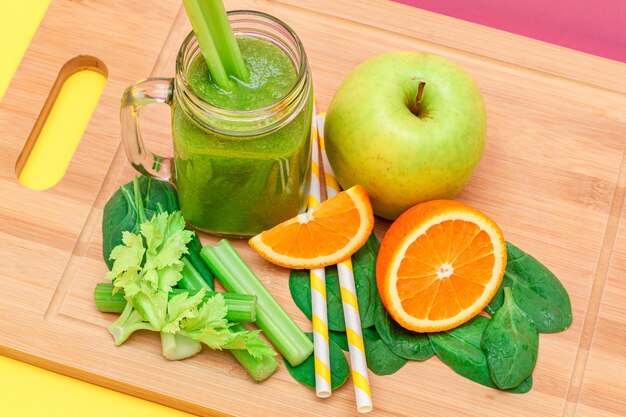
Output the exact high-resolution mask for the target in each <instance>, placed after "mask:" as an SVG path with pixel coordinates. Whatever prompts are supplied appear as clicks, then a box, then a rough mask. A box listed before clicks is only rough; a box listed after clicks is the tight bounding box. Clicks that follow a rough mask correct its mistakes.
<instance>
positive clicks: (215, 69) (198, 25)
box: [183, 0, 232, 91]
mask: <svg viewBox="0 0 626 417" xmlns="http://www.w3.org/2000/svg"><path fill="white" fill-rule="evenodd" d="M205 2H206V0H183V4H184V5H185V10H187V15H188V16H189V21H190V22H191V26H192V27H193V31H194V33H195V34H196V38H197V39H198V45H200V51H201V52H202V55H203V56H204V60H205V61H206V64H207V66H208V67H209V71H210V72H211V76H212V77H213V80H214V81H215V83H216V84H217V85H218V86H220V87H221V88H223V89H224V90H227V91H230V90H231V89H232V86H231V82H230V80H229V79H228V74H227V73H226V69H225V68H224V64H223V62H222V59H221V57H220V55H219V53H218V51H217V46H216V45H215V42H214V39H213V37H212V36H211V31H210V29H209V23H208V22H207V16H206V15H205V13H204V10H203V9H206V4H205Z"/></svg>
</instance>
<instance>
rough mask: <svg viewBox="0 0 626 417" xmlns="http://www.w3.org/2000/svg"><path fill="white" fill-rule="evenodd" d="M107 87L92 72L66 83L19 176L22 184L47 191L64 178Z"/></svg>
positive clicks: (97, 74)
mask: <svg viewBox="0 0 626 417" xmlns="http://www.w3.org/2000/svg"><path fill="white" fill-rule="evenodd" d="M105 84H106V77H105V76H104V75H102V74H100V73H99V72H96V71H92V70H83V71H79V72H77V73H75V74H72V75H71V76H70V77H69V78H68V79H67V80H65V82H64V83H63V87H61V91H60V92H59V95H58V97H57V99H56V101H55V103H54V104H53V106H52V109H51V110H50V115H49V116H48V118H47V119H46V122H45V124H44V126H43V128H42V129H41V133H40V134H39V138H38V139H37V142H36V143H35V146H34V147H33V150H32V151H31V153H30V156H29V157H28V160H27V161H26V164H25V165H24V168H23V169H22V172H21V173H20V176H19V181H20V182H21V183H22V184H23V185H25V186H26V187H28V188H31V189H33V190H46V189H48V188H50V187H52V186H54V185H55V184H56V183H58V182H59V181H60V180H61V178H63V175H65V171H66V170H67V167H68V165H69V163H70V161H71V159H72V155H74V151H75V150H76V147H77V146H78V143H79V142H80V139H81V137H82V136H83V132H84V131H85V128H86V127H87V124H88V123H89V119H91V115H92V113H93V111H94V110H95V108H96V105H97V104H98V100H99V99H100V96H101V95H102V90H104V86H105ZM24 139H26V138H24Z"/></svg>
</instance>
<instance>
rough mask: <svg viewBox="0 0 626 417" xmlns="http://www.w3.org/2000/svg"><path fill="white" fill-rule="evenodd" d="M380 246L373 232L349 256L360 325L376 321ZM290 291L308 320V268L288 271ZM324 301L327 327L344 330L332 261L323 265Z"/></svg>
mask: <svg viewBox="0 0 626 417" xmlns="http://www.w3.org/2000/svg"><path fill="white" fill-rule="evenodd" d="M379 248H380V243H379V242H378V239H376V236H374V234H372V235H371V236H370V238H369V239H368V241H367V242H366V243H365V245H363V247H361V249H359V250H358V251H357V252H356V253H355V254H354V255H353V256H352V268H353V270H354V283H355V286H356V293H357V299H358V303H359V315H360V317H361V327H363V328H366V327H372V326H373V325H374V322H375V315H376V303H377V301H378V299H379V295H378V287H377V284H376V257H377V256H378V249H379ZM289 291H290V292H291V297H292V298H293V301H294V302H295V303H296V305H297V306H298V308H299V309H300V310H301V311H302V312H303V313H304V314H305V315H306V316H307V317H308V318H309V320H311V281H310V277H309V271H308V270H292V271H291V275H290V277H289ZM326 302H327V311H328V329H329V330H335V331H345V330H346V322H345V319H344V316H343V305H342V303H341V288H340V286H339V276H338V274H337V267H336V266H335V265H333V266H329V267H326Z"/></svg>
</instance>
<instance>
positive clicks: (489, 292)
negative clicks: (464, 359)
mask: <svg viewBox="0 0 626 417" xmlns="http://www.w3.org/2000/svg"><path fill="white" fill-rule="evenodd" d="M505 267H506V246H505V242H504V238H503V237H502V231H501V230H500V228H499V227H498V226H497V225H496V224H495V223H494V222H493V221H492V220H491V219H489V218H488V217H487V216H485V215H484V214H483V213H481V212H480V211H478V210H476V209H474V208H471V207H469V206H467V205H465V204H463V203H461V202H458V201H452V200H435V201H429V202H426V203H422V204H418V205H417V206H415V207H412V208H410V209H409V210H407V211H406V212H404V213H403V214H402V215H401V216H400V217H398V219H397V220H396V221H395V222H394V223H393V224H392V225H391V227H390V228H389V230H388V231H387V234H386V235H385V237H384V239H383V241H382V243H381V247H380V252H379V254H378V259H377V264H376V279H377V282H378V289H379V291H380V296H381V298H382V300H383V304H384V305H385V307H386V308H387V311H389V314H390V315H391V316H392V317H393V318H394V319H395V320H396V321H397V322H398V323H399V324H400V325H402V326H403V327H405V328H407V329H409V330H413V331H416V332H438V331H443V330H448V329H452V328H454V327H457V326H459V325H461V324H463V323H465V322H466V321H468V320H469V319H471V318H472V317H474V316H475V315H477V314H478V313H480V312H481V310H482V309H483V308H485V306H486V305H487V304H488V303H489V301H490V300H491V299H492V298H493V296H494V295H495V293H496V291H497V289H498V286H499V285H500V282H501V281H502V276H503V275H504V269H505Z"/></svg>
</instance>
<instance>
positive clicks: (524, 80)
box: [0, 0, 626, 416]
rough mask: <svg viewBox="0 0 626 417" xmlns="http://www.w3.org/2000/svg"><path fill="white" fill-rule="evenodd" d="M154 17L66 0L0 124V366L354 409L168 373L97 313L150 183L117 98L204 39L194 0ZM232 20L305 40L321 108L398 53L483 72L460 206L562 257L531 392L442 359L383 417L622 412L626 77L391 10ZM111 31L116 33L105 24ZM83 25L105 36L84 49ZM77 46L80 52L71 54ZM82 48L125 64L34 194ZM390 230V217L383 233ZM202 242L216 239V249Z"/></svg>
mask: <svg viewBox="0 0 626 417" xmlns="http://www.w3.org/2000/svg"><path fill="white" fill-rule="evenodd" d="M150 3H151V4H150V6H151V7H148V6H147V5H146V3H145V2H143V3H142V4H141V6H139V5H134V4H133V3H130V2H124V1H121V0H118V1H115V2H104V1H101V2H99V1H95V2H94V1H92V2H81V3H76V2H71V1H62V0H55V2H53V5H52V6H51V9H50V11H49V12H48V15H47V16H46V18H45V20H44V23H43V26H42V29H41V30H40V32H39V33H38V34H37V36H36V37H35V40H34V43H33V45H32V47H31V49H30V50H29V52H28V54H27V56H26V58H25V60H24V63H23V65H22V68H20V70H19V71H18V73H17V76H16V78H15V80H14V82H13V84H12V86H11V88H10V89H9V91H8V92H7V95H6V96H5V98H4V101H3V102H2V103H1V104H0V122H2V126H3V127H4V126H5V125H6V126H7V134H6V135H5V136H4V138H3V139H2V141H3V145H5V148H4V149H5V151H4V152H3V153H2V154H1V155H0V160H1V161H2V167H1V169H2V171H1V173H2V176H1V177H0V193H1V195H2V196H3V197H4V198H2V199H0V227H1V229H0V250H1V251H2V253H3V255H4V256H3V257H2V261H1V262H2V265H3V266H4V265H6V267H4V268H2V269H0V271H1V272H0V277H1V278H2V280H3V286H1V287H0V300H2V302H0V317H2V320H0V329H1V331H0V353H5V354H8V355H10V356H14V357H17V358H20V359H23V360H27V361H29V362H33V363H36V364H37V365H39V366H44V367H46V368H51V369H54V370H57V371H60V372H63V373H67V374H69V375H72V376H76V377H78V378H81V379H85V380H88V381H90V382H94V383H97V384H101V385H104V386H107V387H110V388H114V389H118V390H121V391H124V392H129V393H132V394H134V395H138V396H141V397H144V398H148V399H151V400H155V401H158V402H162V403H164V404H167V405H171V406H173V407H177V408H181V409H184V410H187V411H191V412H194V413H197V414H202V415H213V414H234V415H279V416H282V415H284V416H293V415H353V414H355V409H354V398H353V391H352V388H351V387H350V386H349V383H348V384H347V385H346V386H345V387H343V388H341V389H340V390H338V391H337V392H335V393H333V396H332V397H331V398H330V399H327V400H321V399H317V398H316V397H315V395H314V393H313V391H311V390H309V389H307V388H305V387H303V386H301V385H298V384H297V383H295V382H294V381H293V380H292V379H291V377H290V376H289V375H288V373H287V371H286V370H285V369H284V367H281V368H280V370H279V371H278V372H277V374H276V375H275V376H274V377H272V378H271V379H270V380H268V381H266V382H264V383H262V384H256V383H253V382H252V381H251V380H250V379H249V377H248V376H247V375H246V374H245V372H244V371H243V370H242V369H241V367H240V366H239V365H238V364H237V363H236V362H235V361H234V360H233V359H232V358H231V357H230V356H229V355H228V354H226V353H224V352H204V353H203V354H202V355H199V356H197V357H194V358H192V359H190V360H186V361H182V362H176V363H172V362H168V361H166V360H165V359H163V358H162V356H161V352H160V343H159V339H158V337H157V336H156V335H154V334H140V335H137V336H133V338H131V340H129V341H128V342H127V343H126V344H124V345H123V346H121V347H115V346H114V345H113V343H112V341H111V338H110V336H109V335H108V333H107V331H106V326H107V325H108V324H109V323H110V322H111V321H112V320H113V317H112V315H108V314H102V313H99V312H97V311H96V309H95V308H94V306H93V303H92V292H93V288H94V285H95V284H96V283H97V282H99V281H101V280H102V277H103V275H104V272H105V265H104V263H103V261H102V255H101V230H100V225H99V224H100V221H101V219H100V216H101V211H102V207H103V205H104V203H105V202H106V199H107V198H108V197H109V196H110V195H111V194H112V192H113V191H114V190H115V188H116V187H118V186H119V185H121V184H123V183H125V182H127V181H129V180H130V179H131V178H132V175H133V170H132V168H130V167H129V166H128V164H127V163H126V160H125V155H124V153H123V151H122V150H121V148H120V147H119V135H118V131H119V124H118V121H117V114H118V103H119V97H121V93H122V90H123V88H124V87H125V86H126V85H127V84H130V83H131V82H134V81H136V80H137V79H140V78H142V77H145V76H148V75H155V76H156V75H160V76H163V75H164V76H171V75H173V68H174V66H173V65H174V64H173V63H174V57H175V54H176V51H177V49H178V45H179V44H180V42H181V41H182V39H183V37H184V36H185V35H186V33H187V32H188V30H189V26H188V23H187V21H186V17H185V15H184V13H182V12H180V10H179V9H178V7H179V3H178V2H177V1H173V0H172V1H165V2H163V1H160V2H156V1H154V2H150ZM152 3H154V4H152ZM227 8H229V9H244V8H245V9H255V10H260V11H264V12H267V13H270V14H273V15H275V16H277V17H279V18H281V19H283V20H284V21H285V22H287V23H288V24H289V25H290V26H292V27H293V28H294V29H295V31H296V32H297V33H298V34H299V35H300V37H301V38H302V41H303V43H304V45H305V48H306V51H307V54H308V57H309V60H310V64H311V68H312V71H313V76H314V83H315V92H316V97H317V101H318V109H319V110H321V111H323V110H325V109H326V108H327V106H328V104H329V102H330V99H331V98H332V95H333V94H334V92H335V90H336V88H337V87H338V85H339V84H340V82H341V80H342V79H343V77H344V76H345V75H346V74H347V73H348V72H349V71H350V70H351V69H352V68H354V66H355V65H357V64H358V63H359V62H361V61H363V60H365V59H367V58H368V57H371V56H373V55H375V54H377V53H380V52H384V51H390V50H397V49H416V50H421V51H425V52H431V53H437V54H440V55H444V56H446V57H448V58H450V59H452V60H454V61H455V62H457V63H459V64H460V65H461V66H463V67H464V68H465V69H467V70H468V71H469V72H470V74H471V75H472V76H473V77H474V78H475V80H476V82H477V83H478V85H479V87H480V89H481V91H482V92H483V94H484V97H485V101H486V105H487V111H488V139H487V146H486V149H485V155H484V157H483V159H482V161H481V163H480V165H479V167H478V169H477V171H476V173H475V175H474V177H473V179H472V181H471V182H470V184H469V185H468V186H467V188H466V189H465V190H464V191H463V193H461V195H460V196H459V199H461V200H463V201H465V202H468V203H470V204H472V205H474V206H475V207H477V208H479V209H481V210H483V211H484V212H485V213H487V214H488V215H489V216H491V217H492V218H493V219H494V220H495V221H496V222H498V224H499V225H500V226H501V228H502V229H503V231H504V233H505V237H506V238H507V239H508V240H510V241H512V242H514V243H515V244H516V245H518V246H519V247H521V248H522V249H524V250H526V251H528V252H530V253H532V254H533V255H535V256H536V257H537V258H538V259H539V260H540V261H542V262H543V263H545V264H546V265H547V266H548V267H549V268H550V269H552V270H553V271H554V272H555V273H556V274H557V276H559V277H560V278H561V280H562V281H563V283H564V285H565V286H566V288H567V290H568V292H569V293H570V296H571V299H572V305H573V310H574V324H573V325H572V327H571V328H570V329H568V330H567V331H565V332H563V333H557V334H547V335H541V339H540V353H539V360H538V363H537V369H536V371H535V386H534V388H533V390H532V391H531V392H530V393H528V394H525V395H513V394H508V393H502V392H498V391H495V390H491V389H488V388H485V387H482V386H480V385H477V384H475V383H472V382H470V381H467V380H465V379H463V378H461V377H460V376H458V375H456V374H455V373H454V372H453V371H451V370H450V369H448V368H447V367H446V366H445V365H443V364H442V363H441V362H440V361H438V360H437V359H436V358H433V359H430V360H428V361H426V362H424V363H409V364H408V365H407V366H405V367H404V368H403V369H402V370H401V371H400V372H398V373H397V374H395V375H392V376H386V377H377V376H373V375H372V381H371V382H372V393H373V399H374V405H375V412H374V414H376V415H390V416H391V415H393V416H402V415H403V416H411V415H415V413H416V410H427V414H428V415H432V416H467V415H500V416H503V415H511V416H520V415H523V416H557V415H563V414H564V413H565V414H567V415H574V414H575V413H577V414H578V415H620V414H619V413H620V410H623V407H622V406H623V404H624V401H625V398H626V387H625V386H624V385H623V383H621V382H620V383H617V382H614V386H613V387H611V388H610V389H609V390H607V388H606V387H607V385H605V384H607V383H608V382H610V381H611V378H613V377H615V378H617V377H618V376H620V375H622V374H623V372H624V371H625V370H626V367H625V365H624V356H625V354H624V350H623V346H622V345H623V343H620V341H623V339H624V327H623V326H622V323H623V321H624V320H626V317H625V316H626V311H624V307H623V305H622V304H623V303H621V302H620V301H621V300H623V298H624V296H625V295H626V284H625V278H624V277H625V276H626V274H625V272H626V252H624V248H625V247H626V226H625V224H626V220H624V219H623V220H622V223H621V226H620V230H619V233H618V230H617V227H618V224H620V223H619V216H620V213H621V210H622V204H623V199H624V189H625V187H624V178H625V177H624V175H625V173H624V167H623V158H624V151H625V147H626V141H625V138H624V133H623V132H624V131H626V113H624V111H623V109H624V108H625V107H626V84H624V79H623V76H622V74H623V73H624V70H625V69H626V67H625V66H624V65H623V64H618V63H614V62H610V61H607V60H603V59H600V58H596V57H592V56H588V55H584V54H581V53H578V52H574V51H569V50H566V49H563V48H559V47H555V46H552V45H547V44H542V43H539V42H536V41H532V40H529V39H525V38H521V37H517V36H514V35H511V34H506V33H502V32H499V31H495V30H492V29H488V28H484V27H480V26H478V25H473V24H470V23H465V22H460V21H457V20H454V19H450V18H447V17H443V16H438V15H435V14H432V13H428V12H423V11H420V10H417V9H413V8H409V7H405V6H401V5H397V4H393V3H387V2H380V1H372V0H368V1H361V2H358V3H355V2H350V1H347V0H340V1H330V0H322V1H316V2H313V1H296V0H280V1H265V0H259V1H252V0H234V1H227ZM177 13H178V14H177ZM96 18H97V19H98V21H101V22H103V23H102V24H100V25H99V26H98V25H93V19H96ZM90 19H91V20H90ZM90 23H91V24H90ZM148 23H149V25H148ZM75 26H76V27H75ZM92 26H93V27H92ZM170 26H171V27H170ZM78 27H80V28H81V29H82V30H83V31H84V30H86V31H87V32H82V33H83V35H81V36H75V33H76V32H74V35H72V30H74V31H76V30H78ZM68 28H70V29H68ZM71 28H74V29H71ZM87 34H88V35H87ZM168 35H169V36H168ZM59 36H60V37H62V38H63V43H62V42H60V41H55V39H56V38H57V37H59ZM166 36H167V39H166ZM55 42H56V43H55ZM161 45H162V48H161V52H160V53H159V52H158V51H159V48H160V47H161ZM87 46H88V48H87ZM84 49H88V50H84ZM77 51H78V52H77ZM78 53H90V54H92V55H95V56H98V57H99V58H101V59H102V60H103V61H104V62H105V63H106V64H107V66H108V68H109V72H110V80H109V84H108V85H107V89H106V90H105V95H104V96H103V99H102V100H101V102H100V104H99V107H98V109H97V110H96V113H95V115H94V117H93V119H92V123H91V124H90V126H89V127H88V131H87V133H86V135H85V137H84V138H83V142H82V143H81V145H80V146H79V148H78V151H77V153H76V155H75V157H74V160H73V162H72V164H71V165H70V169H69V171H68V174H67V175H66V177H65V178H64V179H63V180H62V181H61V182H60V183H59V185H58V186H56V187H55V188H53V189H52V190H49V191H46V192H43V193H37V192H34V191H30V190H27V189H25V188H23V187H21V186H20V185H19V183H18V182H17V180H16V179H15V175H14V173H13V171H12V170H13V166H14V164H15V160H16V158H17V155H19V151H20V149H21V146H22V145H23V140H25V138H26V137H27V135H28V132H29V129H30V127H31V126H32V123H33V121H34V120H35V118H36V115H37V112H38V109H39V108H40V106H41V103H42V102H43V100H44V99H45V95H46V94H45V93H41V94H38V92H41V91H46V90H45V89H46V88H47V86H49V85H51V82H52V81H53V80H54V77H55V76H56V73H55V71H58V68H59V67H60V65H61V64H62V63H63V62H65V61H66V60H67V59H69V58H71V57H72V56H74V55H76V54H78ZM153 64H154V66H153ZM151 68H152V70H151ZM146 113H147V114H146V115H144V120H145V121H144V123H143V125H142V126H143V129H144V136H145V137H146V140H147V141H148V143H149V145H150V147H151V148H152V149H153V150H154V151H156V152H157V153H161V154H169V153H171V135H170V133H169V126H170V123H169V119H168V117H169V116H168V112H167V108H166V107H165V106H161V108H154V109H150V108H149V109H148V111H147V112H146ZM29 123H30V125H29ZM620 173H621V176H620ZM620 199H621V201H620ZM42 208H43V209H42ZM388 225H389V223H388V222H385V221H382V220H379V219H377V226H376V230H377V234H378V235H379V237H382V235H383V234H384V231H385V230H386V228H387V227H388ZM201 237H202V240H203V242H204V243H205V244H212V243H214V242H216V241H217V240H216V239H215V238H213V237H210V236H206V235H203V236H201ZM234 246H235V248H236V249H237V250H238V251H239V252H240V254H241V255H242V257H243V258H244V259H245V260H246V261H247V262H248V263H249V264H250V266H251V267H252V269H253V270H254V271H255V272H256V273H257V275H258V276H259V277H260V278H261V280H262V281H263V282H264V283H265V284H266V285H267V286H268V287H269V289H270V291H271V292H272V293H273V294H274V295H275V296H276V298H277V300H278V301H279V302H280V303H281V304H282V305H283V306H284V307H285V308H286V309H287V311H288V312H289V313H290V314H291V315H292V316H293V317H294V319H295V320H296V321H297V322H298V324H300V325H301V327H302V328H303V329H304V330H309V329H310V323H309V322H308V320H306V318H305V317H304V316H303V315H302V314H301V313H300V312H299V311H298V309H297V308H296V306H295V305H294V304H293V302H292V301H291V298H290V296H289V290H288V286H287V277H288V272H287V271H286V270H284V269H281V268H278V267H274V266H272V265H270V264H268V263H266V262H265V261H263V260H262V259H261V258H259V257H258V256H257V255H256V254H255V253H253V252H252V251H251V250H250V249H249V248H248V247H247V245H246V243H245V242H243V241H236V242H234ZM614 249H615V250H614ZM16 311H19V312H21V314H19V315H16V314H15V312H16ZM5 317H11V318H12V319H11V320H5V319H4V318H5ZM26 329H28V330H26ZM30 329H35V330H30ZM33 332H34V333H35V336H34V335H33ZM622 379H623V378H622ZM173 380H175V381H176V384H172V383H171V381H173ZM600 392H603V394H602V395H599V393H600ZM244 394H245V395H244ZM620 407H621V408H620ZM622 414H623V411H622Z"/></svg>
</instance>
